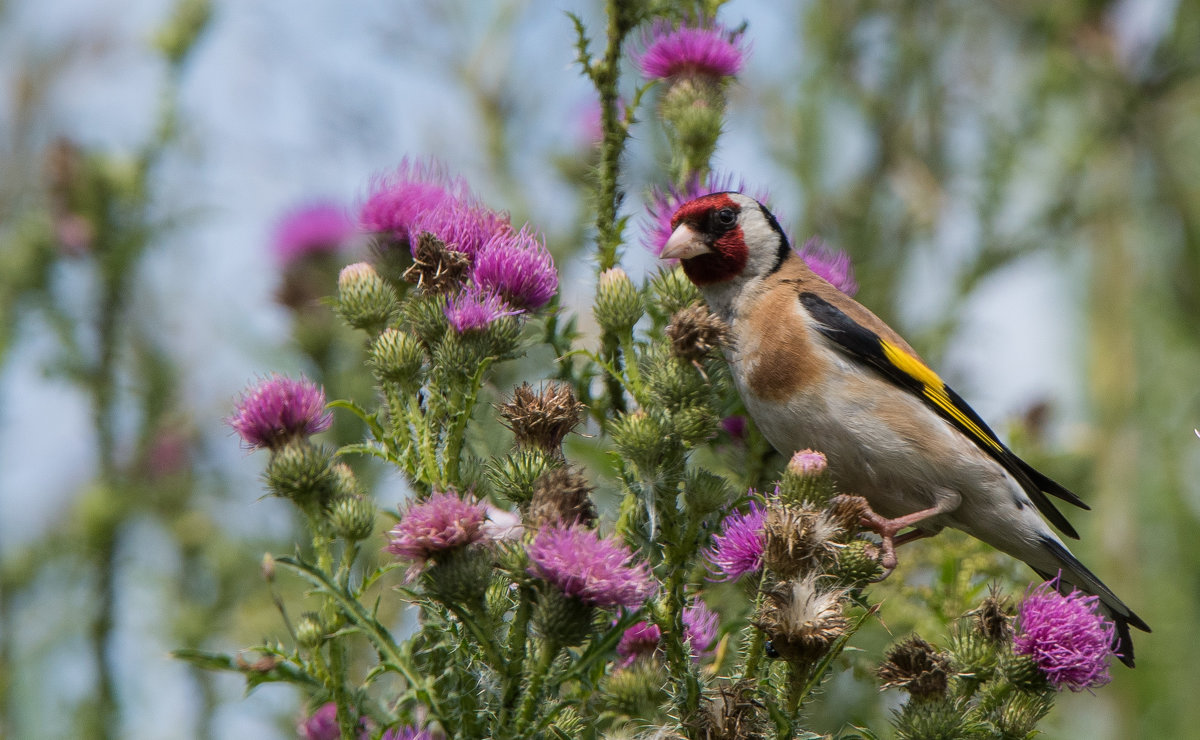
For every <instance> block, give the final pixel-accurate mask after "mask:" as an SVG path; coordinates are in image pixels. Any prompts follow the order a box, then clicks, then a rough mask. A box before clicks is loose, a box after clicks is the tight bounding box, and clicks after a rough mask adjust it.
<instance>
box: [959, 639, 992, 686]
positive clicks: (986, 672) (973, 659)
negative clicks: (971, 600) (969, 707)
mask: <svg viewBox="0 0 1200 740" xmlns="http://www.w3.org/2000/svg"><path fill="white" fill-rule="evenodd" d="M950 655H951V656H953V659H954V670H955V672H956V673H957V674H959V676H960V678H961V679H962V680H964V681H966V682H968V683H969V684H970V685H972V686H978V685H979V684H981V683H983V682H984V681H987V680H989V679H990V678H991V677H992V675H993V674H994V673H995V671H996V666H997V664H998V663H999V658H1000V655H999V652H998V651H997V650H996V644H995V643H993V642H992V641H991V640H989V639H987V638H986V637H984V636H983V635H981V634H979V633H978V632H976V631H975V630H973V629H959V628H957V627H956V628H955V629H954V630H952V631H951V633H950Z"/></svg>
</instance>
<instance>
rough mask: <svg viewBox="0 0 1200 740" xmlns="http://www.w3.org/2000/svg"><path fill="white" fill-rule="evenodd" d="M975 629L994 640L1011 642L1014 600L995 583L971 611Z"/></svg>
mask: <svg viewBox="0 0 1200 740" xmlns="http://www.w3.org/2000/svg"><path fill="white" fill-rule="evenodd" d="M970 616H971V618H972V622H973V626H974V627H975V631H976V632H978V633H979V634H981V635H983V636H984V637H986V638H987V639H988V640H991V641H992V642H1009V641H1011V640H1012V637H1013V625H1012V623H1013V606H1012V600H1011V599H1009V598H1008V597H1007V596H1005V595H1004V594H1003V593H1001V592H1000V589H999V588H997V587H996V586H995V585H993V586H992V588H991V593H989V594H988V597H987V598H986V599H984V600H983V603H982V604H980V605H979V608H978V609H976V610H975V611H973V612H971V613H970Z"/></svg>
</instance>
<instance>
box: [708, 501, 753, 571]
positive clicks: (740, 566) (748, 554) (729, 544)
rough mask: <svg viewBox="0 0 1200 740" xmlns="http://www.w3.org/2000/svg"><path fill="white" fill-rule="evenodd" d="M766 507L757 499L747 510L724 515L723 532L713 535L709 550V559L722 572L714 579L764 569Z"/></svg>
mask: <svg viewBox="0 0 1200 740" xmlns="http://www.w3.org/2000/svg"><path fill="white" fill-rule="evenodd" d="M765 513H766V510H765V509H763V507H761V506H759V505H758V503H757V502H752V503H751V504H750V508H749V510H747V511H746V513H744V514H742V513H737V512H735V513H733V514H730V515H729V516H727V517H726V518H725V521H724V522H723V526H722V527H721V534H718V535H716V536H714V537H713V545H712V547H711V548H710V549H709V551H708V555H707V556H708V561H709V562H710V563H712V565H713V566H714V567H715V568H716V570H717V572H718V573H719V574H721V575H722V576H723V577H722V578H717V579H715V580H719V581H733V580H736V579H737V578H739V577H741V576H742V575H745V574H746V573H753V572H755V571H758V570H761V569H762V565H763V551H764V550H765V549H766V544H767V542H766V535H765V533H764V532H763V517H764V515H765Z"/></svg>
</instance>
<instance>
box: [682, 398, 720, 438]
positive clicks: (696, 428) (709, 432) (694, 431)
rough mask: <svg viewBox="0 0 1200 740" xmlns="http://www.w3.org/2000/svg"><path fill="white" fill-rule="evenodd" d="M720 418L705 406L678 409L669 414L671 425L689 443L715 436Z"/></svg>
mask: <svg viewBox="0 0 1200 740" xmlns="http://www.w3.org/2000/svg"><path fill="white" fill-rule="evenodd" d="M719 423H720V419H719V418H718V417H717V414H716V412H715V411H713V410H712V409H710V408H708V407H707V406H695V407H692V408H685V409H680V410H679V412H678V413H676V414H672V415H671V427H672V428H674V430H675V433H676V434H678V435H679V438H680V439H682V440H683V441H684V442H686V443H687V444H689V445H698V444H701V443H703V442H706V441H707V440H710V439H712V438H713V437H715V436H717V425H718V424H719Z"/></svg>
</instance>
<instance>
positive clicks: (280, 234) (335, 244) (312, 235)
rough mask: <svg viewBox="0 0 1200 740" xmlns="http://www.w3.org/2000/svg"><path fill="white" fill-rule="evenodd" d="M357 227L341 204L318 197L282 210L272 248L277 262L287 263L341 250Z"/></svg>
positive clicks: (285, 264)
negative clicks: (315, 199) (307, 256)
mask: <svg viewBox="0 0 1200 740" xmlns="http://www.w3.org/2000/svg"><path fill="white" fill-rule="evenodd" d="M354 231H355V230H354V224H352V223H351V222H350V218H349V216H347V215H346V212H345V210H343V209H342V207H341V206H339V205H337V204H336V203H331V202H329V201H316V202H313V203H308V204H306V205H301V206H298V207H296V208H293V209H291V210H290V211H288V212H286V213H285V214H283V216H282V217H281V218H280V219H279V222H278V223H277V224H276V225H275V232H274V235H273V237H272V239H271V251H272V252H273V253H274V254H275V261H276V262H278V263H279V264H280V265H284V266H287V265H290V264H291V263H293V262H295V261H296V260H298V259H300V258H301V257H304V256H306V255H309V254H320V253H324V252H337V251H339V250H341V249H342V247H344V246H345V245H346V243H347V241H348V240H349V239H350V237H352V236H353V235H354Z"/></svg>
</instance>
